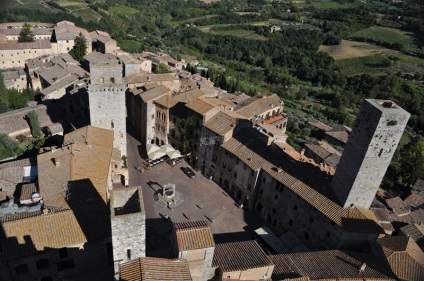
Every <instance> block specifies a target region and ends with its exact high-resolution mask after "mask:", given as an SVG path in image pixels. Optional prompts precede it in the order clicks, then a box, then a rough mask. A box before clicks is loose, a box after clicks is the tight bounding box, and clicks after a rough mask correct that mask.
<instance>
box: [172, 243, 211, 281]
mask: <svg viewBox="0 0 424 281" xmlns="http://www.w3.org/2000/svg"><path fill="white" fill-rule="evenodd" d="M214 251H215V248H206V249H195V250H189V251H181V252H179V255H178V257H179V258H181V259H186V260H187V263H188V267H189V268H190V274H191V278H192V279H193V281H206V280H209V278H210V274H211V267H212V260H213V253H214Z"/></svg>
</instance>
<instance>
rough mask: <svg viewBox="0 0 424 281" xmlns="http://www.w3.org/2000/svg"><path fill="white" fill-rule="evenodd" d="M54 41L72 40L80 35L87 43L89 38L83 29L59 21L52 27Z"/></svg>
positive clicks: (89, 40) (71, 23) (67, 22)
mask: <svg viewBox="0 0 424 281" xmlns="http://www.w3.org/2000/svg"><path fill="white" fill-rule="evenodd" d="M54 31H55V35H56V40H74V39H75V38H76V37H77V36H79V34H80V33H82V35H83V36H84V37H85V39H86V40H87V42H91V41H92V40H91V36H90V34H89V33H88V31H87V30H86V29H84V28H81V27H77V26H75V24H74V23H73V22H70V21H61V22H58V23H57V24H56V26H55V27H54Z"/></svg>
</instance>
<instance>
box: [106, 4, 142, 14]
mask: <svg viewBox="0 0 424 281" xmlns="http://www.w3.org/2000/svg"><path fill="white" fill-rule="evenodd" d="M109 11H110V12H112V13H114V14H120V15H125V16H131V15H134V14H136V13H137V12H138V10H137V9H134V8H131V7H127V6H117V7H111V8H109Z"/></svg>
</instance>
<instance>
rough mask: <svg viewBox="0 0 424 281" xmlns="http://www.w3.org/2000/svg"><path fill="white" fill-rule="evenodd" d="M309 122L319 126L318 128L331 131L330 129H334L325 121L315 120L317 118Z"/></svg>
mask: <svg viewBox="0 0 424 281" xmlns="http://www.w3.org/2000/svg"><path fill="white" fill-rule="evenodd" d="M308 124H309V125H311V126H314V127H316V128H318V129H321V130H323V131H329V130H331V129H333V128H332V127H330V126H328V125H326V124H324V123H322V122H320V121H318V120H315V119H311V120H309V121H308Z"/></svg>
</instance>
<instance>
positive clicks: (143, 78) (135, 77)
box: [124, 73, 178, 84]
mask: <svg viewBox="0 0 424 281" xmlns="http://www.w3.org/2000/svg"><path fill="white" fill-rule="evenodd" d="M124 80H125V82H126V83H127V84H137V83H155V82H161V81H178V78H177V77H175V76H174V75H172V74H170V73H162V74H153V73H136V74H132V75H129V76H126V77H125V78H124Z"/></svg>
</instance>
